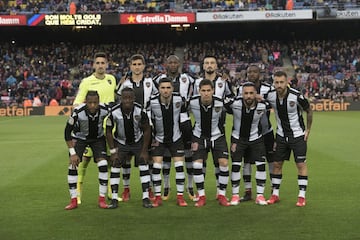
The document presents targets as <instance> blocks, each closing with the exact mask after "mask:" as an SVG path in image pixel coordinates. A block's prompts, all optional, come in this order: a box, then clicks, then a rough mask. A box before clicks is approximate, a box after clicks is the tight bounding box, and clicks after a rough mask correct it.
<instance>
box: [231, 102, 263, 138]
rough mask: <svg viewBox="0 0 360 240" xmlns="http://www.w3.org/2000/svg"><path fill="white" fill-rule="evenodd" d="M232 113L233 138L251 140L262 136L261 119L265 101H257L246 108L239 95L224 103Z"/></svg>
mask: <svg viewBox="0 0 360 240" xmlns="http://www.w3.org/2000/svg"><path fill="white" fill-rule="evenodd" d="M226 109H227V110H228V112H229V113H231V114H233V130H232V133H231V136H232V137H234V138H235V139H238V140H239V139H241V140H244V141H248V142H252V141H255V140H258V139H259V138H261V137H262V125H261V119H262V117H263V115H265V114H266V110H267V106H266V104H265V103H262V102H258V103H256V105H255V106H254V107H252V108H247V107H246V106H245V104H244V100H243V98H241V97H236V98H235V99H234V100H233V101H231V102H230V103H229V104H227V105H226Z"/></svg>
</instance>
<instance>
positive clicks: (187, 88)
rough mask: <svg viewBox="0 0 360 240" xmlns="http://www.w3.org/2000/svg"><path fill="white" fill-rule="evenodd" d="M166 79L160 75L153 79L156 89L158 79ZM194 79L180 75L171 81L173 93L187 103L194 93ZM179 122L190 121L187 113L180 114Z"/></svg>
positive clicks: (163, 75)
mask: <svg viewBox="0 0 360 240" xmlns="http://www.w3.org/2000/svg"><path fill="white" fill-rule="evenodd" d="M166 77H168V76H167V75H166V74H160V75H158V76H156V77H155V78H154V82H155V83H156V85H157V87H158V84H159V81H160V79H162V78H166ZM194 81H195V80H194V79H193V78H192V77H191V76H190V75H189V74H187V73H181V74H179V75H177V76H176V77H175V78H173V79H172V82H173V87H174V91H173V92H176V93H179V94H180V96H182V97H183V98H184V99H185V100H186V101H188V100H189V99H190V98H191V96H192V95H193V92H194ZM180 118H181V119H180V121H181V122H185V121H187V120H190V115H189V114H188V113H182V114H181V116H180Z"/></svg>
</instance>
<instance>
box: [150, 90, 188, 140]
mask: <svg viewBox="0 0 360 240" xmlns="http://www.w3.org/2000/svg"><path fill="white" fill-rule="evenodd" d="M147 110H148V111H150V113H151V121H152V124H153V128H154V137H155V140H156V141H158V142H160V143H173V142H176V141H177V140H179V139H180V138H181V131H180V126H179V124H180V114H181V113H184V112H186V108H185V100H184V98H182V97H181V96H180V94H179V93H173V94H172V97H171V101H170V103H169V105H165V104H163V103H161V102H160V95H159V94H157V95H155V96H153V97H152V98H151V99H150V102H149V105H148V107H147Z"/></svg>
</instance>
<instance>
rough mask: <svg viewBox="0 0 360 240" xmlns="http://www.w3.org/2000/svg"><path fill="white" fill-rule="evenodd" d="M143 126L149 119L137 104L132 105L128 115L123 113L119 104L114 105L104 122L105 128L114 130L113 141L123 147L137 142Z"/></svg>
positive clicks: (140, 136) (141, 134)
mask: <svg viewBox="0 0 360 240" xmlns="http://www.w3.org/2000/svg"><path fill="white" fill-rule="evenodd" d="M145 124H149V118H148V116H147V115H146V113H145V112H144V111H143V108H142V107H141V105H140V104H138V103H134V108H133V110H132V111H131V112H130V113H129V114H127V113H125V112H123V110H122V108H121V104H116V105H115V106H113V107H112V108H111V109H110V114H109V117H108V118H107V120H106V126H107V127H111V128H115V130H114V139H115V140H116V141H117V142H118V143H120V144H123V145H125V144H133V143H137V142H139V140H140V139H141V138H142V136H143V134H144V132H143V126H144V125H145Z"/></svg>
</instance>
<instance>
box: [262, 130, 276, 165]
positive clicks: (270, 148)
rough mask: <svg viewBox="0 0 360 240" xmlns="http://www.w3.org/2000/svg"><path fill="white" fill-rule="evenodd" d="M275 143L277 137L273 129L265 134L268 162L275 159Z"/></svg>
mask: <svg viewBox="0 0 360 240" xmlns="http://www.w3.org/2000/svg"><path fill="white" fill-rule="evenodd" d="M274 143H275V137H274V132H273V131H271V132H268V133H267V134H265V135H264V144H265V151H266V160H267V161H268V162H273V161H274Z"/></svg>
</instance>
